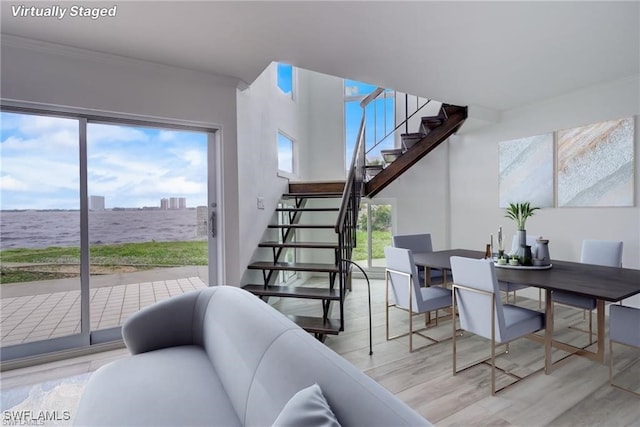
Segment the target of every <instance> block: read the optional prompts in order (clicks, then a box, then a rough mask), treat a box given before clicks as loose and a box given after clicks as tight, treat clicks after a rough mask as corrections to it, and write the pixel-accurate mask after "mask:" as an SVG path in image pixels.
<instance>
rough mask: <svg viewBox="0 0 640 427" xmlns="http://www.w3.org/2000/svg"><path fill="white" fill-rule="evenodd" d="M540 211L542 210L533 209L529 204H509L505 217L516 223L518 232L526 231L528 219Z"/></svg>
mask: <svg viewBox="0 0 640 427" xmlns="http://www.w3.org/2000/svg"><path fill="white" fill-rule="evenodd" d="M538 209H540V208H538V207H532V206H531V204H530V203H529V202H524V203H509V207H508V208H507V210H506V215H505V217H506V218H510V219H512V220H513V221H514V222H515V223H516V227H518V230H525V227H524V226H525V223H526V222H527V218H529V217H530V216H533V212H534V211H536V210H538Z"/></svg>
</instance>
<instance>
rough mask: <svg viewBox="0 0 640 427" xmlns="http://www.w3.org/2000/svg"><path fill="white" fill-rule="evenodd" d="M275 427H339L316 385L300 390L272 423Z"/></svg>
mask: <svg viewBox="0 0 640 427" xmlns="http://www.w3.org/2000/svg"><path fill="white" fill-rule="evenodd" d="M273 425H274V426H277V427H299V426H305V427H340V423H338V420H337V419H336V416H335V414H334V413H333V411H331V408H330V407H329V403H328V402H327V399H325V397H324V395H323V394H322V390H321V389H320V386H319V385H318V384H313V385H312V386H309V387H307V388H305V389H302V390H300V391H299V392H297V393H296V394H294V395H293V397H291V399H289V401H288V402H287V403H286V405H284V408H282V411H280V415H278V418H276V420H275V421H274V422H273Z"/></svg>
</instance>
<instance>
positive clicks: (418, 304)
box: [384, 246, 451, 352]
mask: <svg viewBox="0 0 640 427" xmlns="http://www.w3.org/2000/svg"><path fill="white" fill-rule="evenodd" d="M384 255H385V257H386V259H387V268H386V271H385V287H386V290H385V295H386V328H387V340H391V339H395V338H399V337H403V336H406V335H409V351H410V352H413V351H414V348H413V335H414V334H417V335H420V336H422V337H423V338H426V339H428V340H430V341H432V343H430V344H427V345H425V346H422V347H419V348H424V347H427V346H429V345H432V344H434V343H438V342H440V341H438V340H436V339H434V338H431V337H429V336H427V335H425V334H422V333H421V332H422V331H425V330H427V329H428V328H429V326H430V323H431V320H430V316H429V315H430V313H431V312H432V311H435V312H436V313H435V316H436V317H435V324H436V325H437V324H438V310H441V309H444V308H450V307H451V290H450V289H446V288H443V287H440V286H431V287H426V288H425V287H421V286H420V280H419V279H418V271H417V268H416V264H415V262H414V261H413V255H412V252H411V250H410V249H404V248H394V247H391V246H387V247H385V248H384ZM390 293H391V295H390ZM391 307H396V308H399V309H402V310H404V311H407V312H408V313H409V332H407V333H403V334H399V335H395V336H392V337H391V336H389V329H390V327H389V308H391ZM417 314H424V315H425V327H424V328H421V329H418V330H414V328H413V317H414V316H415V315H417ZM419 348H416V349H415V350H418V349H419Z"/></svg>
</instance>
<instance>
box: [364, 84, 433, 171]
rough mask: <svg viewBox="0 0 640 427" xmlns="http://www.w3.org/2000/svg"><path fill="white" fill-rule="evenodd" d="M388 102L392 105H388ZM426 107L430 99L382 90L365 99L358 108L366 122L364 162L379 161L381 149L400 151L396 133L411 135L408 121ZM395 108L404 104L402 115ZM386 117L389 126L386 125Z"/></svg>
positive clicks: (399, 109)
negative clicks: (366, 160)
mask: <svg viewBox="0 0 640 427" xmlns="http://www.w3.org/2000/svg"><path fill="white" fill-rule="evenodd" d="M391 100H392V101H393V102H392V103H391V102H389V101H391ZM430 103H431V100H430V99H425V98H421V97H418V96H413V95H408V94H406V93H401V92H396V91H390V90H386V89H383V88H377V89H376V90H374V91H373V92H372V93H371V94H370V95H369V96H367V97H366V98H365V99H364V100H363V101H362V103H361V104H360V106H361V107H362V109H363V117H364V118H365V120H366V121H367V123H366V127H367V138H366V141H365V146H366V148H365V154H366V156H367V158H369V160H374V159H376V158H378V157H380V156H379V151H380V150H382V149H390V148H401V146H400V143H401V140H400V135H399V134H400V132H402V133H411V132H410V129H409V126H410V124H409V123H410V121H411V119H412V118H413V117H414V116H416V115H417V114H418V113H419V112H420V111H422V110H423V109H424V108H425V107H426V106H427V105H429V104H430ZM389 104H392V106H390V105H389ZM399 104H404V105H403V106H404V112H402V113H401V111H402V106H401V105H399ZM390 114H391V123H389V115H390ZM403 128H404V129H403Z"/></svg>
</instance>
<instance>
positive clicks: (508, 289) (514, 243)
mask: <svg viewBox="0 0 640 427" xmlns="http://www.w3.org/2000/svg"><path fill="white" fill-rule="evenodd" d="M536 236H537V234H531V235H530V234H527V245H529V246H531V247H533V246H535V244H536V238H537V237H536ZM519 248H520V239H519V237H518V234H514V235H513V238H512V239H511V252H509V254H515V253H516V252H517V251H518V249H519ZM498 284H499V286H500V290H501V291H502V292H504V293H505V294H506V296H507V304H509V294H510V293H512V292H513V303H514V304H515V303H516V291H519V290H521V289H524V288H528V287H529V286H527V285H522V284H520V283H511V282H503V281H500V280H499V281H498ZM538 308H542V290H541V289H539V290H538Z"/></svg>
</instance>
